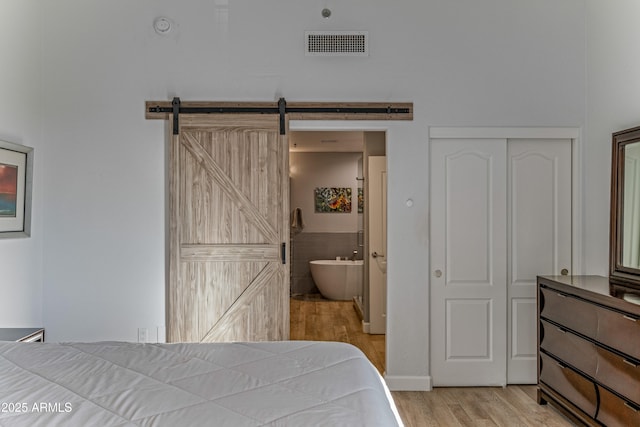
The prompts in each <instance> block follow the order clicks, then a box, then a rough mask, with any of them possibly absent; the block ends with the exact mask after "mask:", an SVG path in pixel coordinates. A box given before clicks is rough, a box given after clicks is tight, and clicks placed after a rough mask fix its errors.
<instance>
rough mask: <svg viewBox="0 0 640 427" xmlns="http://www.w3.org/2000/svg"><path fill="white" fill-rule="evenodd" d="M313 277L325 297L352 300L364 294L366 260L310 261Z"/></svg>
mask: <svg viewBox="0 0 640 427" xmlns="http://www.w3.org/2000/svg"><path fill="white" fill-rule="evenodd" d="M309 269H310V270H311V277H313V281H314V282H315V284H316V286H317V287H318V289H319V290H320V293H321V294H322V296H323V297H325V298H328V299H332V300H350V299H352V298H353V297H354V296H357V295H362V277H363V270H364V261H362V260H356V261H338V260H330V259H319V260H315V261H309Z"/></svg>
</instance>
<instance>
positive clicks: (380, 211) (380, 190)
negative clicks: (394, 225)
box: [367, 156, 387, 334]
mask: <svg viewBox="0 0 640 427" xmlns="http://www.w3.org/2000/svg"><path fill="white" fill-rule="evenodd" d="M367 197H369V212H368V216H369V218H368V219H369V221H368V222H369V250H370V253H369V333H371V334H384V333H385V332H386V329H387V257H386V255H387V158H386V157H385V156H369V168H368V175H367Z"/></svg>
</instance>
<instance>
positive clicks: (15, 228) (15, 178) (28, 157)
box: [0, 141, 33, 238]
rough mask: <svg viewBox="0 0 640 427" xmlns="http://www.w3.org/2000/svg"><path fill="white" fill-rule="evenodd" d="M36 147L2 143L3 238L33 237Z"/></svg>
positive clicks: (0, 234) (0, 205)
mask: <svg viewBox="0 0 640 427" xmlns="http://www.w3.org/2000/svg"><path fill="white" fill-rule="evenodd" d="M32 176H33V148H31V147H25V146H24V145H18V144H13V143H11V142H6V141H0V238H7V237H29V236H30V235H31V186H32Z"/></svg>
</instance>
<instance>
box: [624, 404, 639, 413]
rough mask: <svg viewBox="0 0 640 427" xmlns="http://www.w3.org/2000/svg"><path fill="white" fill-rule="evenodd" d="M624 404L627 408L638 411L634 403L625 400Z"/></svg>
mask: <svg viewBox="0 0 640 427" xmlns="http://www.w3.org/2000/svg"><path fill="white" fill-rule="evenodd" d="M624 406H626V407H627V408H629V409H631V410H632V411H633V412H638V408H636V407H635V406H633V405H632V404H630V403H628V402H624Z"/></svg>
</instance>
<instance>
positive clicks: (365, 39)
mask: <svg viewBox="0 0 640 427" xmlns="http://www.w3.org/2000/svg"><path fill="white" fill-rule="evenodd" d="M304 38H305V55H306V56H369V32H368V31H305V33H304Z"/></svg>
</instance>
